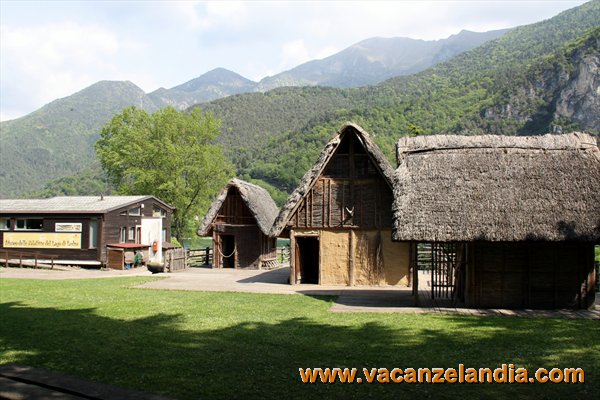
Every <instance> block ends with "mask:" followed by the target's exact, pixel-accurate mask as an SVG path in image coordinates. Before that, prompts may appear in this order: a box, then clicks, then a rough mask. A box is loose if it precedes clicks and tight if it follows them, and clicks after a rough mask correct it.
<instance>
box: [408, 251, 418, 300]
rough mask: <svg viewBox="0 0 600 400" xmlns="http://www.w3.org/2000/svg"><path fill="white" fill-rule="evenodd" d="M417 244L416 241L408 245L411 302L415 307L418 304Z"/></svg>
mask: <svg viewBox="0 0 600 400" xmlns="http://www.w3.org/2000/svg"><path fill="white" fill-rule="evenodd" d="M417 246H418V244H417V243H411V244H410V247H409V260H410V261H409V263H410V265H411V267H412V285H413V303H414V305H415V306H416V307H418V306H419V262H418V249H417Z"/></svg>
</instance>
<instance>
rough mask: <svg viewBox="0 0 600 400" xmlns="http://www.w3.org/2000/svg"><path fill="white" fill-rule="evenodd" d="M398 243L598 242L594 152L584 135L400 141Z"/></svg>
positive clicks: (599, 181) (599, 183) (598, 153)
mask: <svg viewBox="0 0 600 400" xmlns="http://www.w3.org/2000/svg"><path fill="white" fill-rule="evenodd" d="M397 158H398V165H399V166H398V169H397V170H396V185H395V190H394V205H393V208H394V209H393V218H394V221H393V238H394V240H399V241H440V242H450V241H479V240H481V241H527V240H545V241H564V240H568V241H571V240H573V241H596V242H598V241H600V150H599V149H598V146H597V144H596V140H595V139H594V138H593V137H592V136H590V135H586V134H582V133H572V134H567V135H544V136H535V137H507V136H447V135H435V136H425V137H416V138H402V139H401V140H400V141H399V142H398V147H397Z"/></svg>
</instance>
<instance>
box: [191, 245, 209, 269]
mask: <svg viewBox="0 0 600 400" xmlns="http://www.w3.org/2000/svg"><path fill="white" fill-rule="evenodd" d="M187 257H188V263H189V265H190V267H200V266H203V265H212V260H213V251H212V247H205V248H203V249H189V250H188V253H187Z"/></svg>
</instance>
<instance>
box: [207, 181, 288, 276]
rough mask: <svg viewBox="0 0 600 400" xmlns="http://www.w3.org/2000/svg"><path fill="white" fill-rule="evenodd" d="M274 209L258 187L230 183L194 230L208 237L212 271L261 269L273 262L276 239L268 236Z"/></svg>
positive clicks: (267, 195) (270, 265)
mask: <svg viewBox="0 0 600 400" xmlns="http://www.w3.org/2000/svg"><path fill="white" fill-rule="evenodd" d="M277 212H278V208H277V205H276V204H275V202H274V201H273V199H272V198H271V196H270V195H269V193H267V191H266V190H265V189H263V188H261V187H260V186H256V185H253V184H251V183H248V182H244V181H242V180H239V179H232V180H231V181H229V183H228V184H227V186H225V188H224V189H223V190H222V191H221V193H220V194H219V196H218V197H217V198H216V200H215V201H214V203H213V204H212V206H211V208H210V210H209V211H208V213H207V214H206V217H205V218H204V221H203V222H202V225H201V226H200V228H199V229H198V235H199V236H212V239H213V268H248V269H261V268H263V267H272V266H274V264H275V261H276V260H275V259H276V247H275V246H276V239H275V238H270V237H269V236H268V234H269V230H270V229H271V227H272V225H273V221H274V219H275V217H276V216H277Z"/></svg>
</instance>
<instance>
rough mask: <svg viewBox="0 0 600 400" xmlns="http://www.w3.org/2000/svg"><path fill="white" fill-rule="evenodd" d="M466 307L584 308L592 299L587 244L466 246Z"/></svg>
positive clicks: (591, 250)
mask: <svg viewBox="0 0 600 400" xmlns="http://www.w3.org/2000/svg"><path fill="white" fill-rule="evenodd" d="M469 248H470V249H469V253H468V254H469V256H468V258H469V260H468V267H467V268H468V271H467V273H468V278H467V279H468V288H467V297H466V302H467V305H468V306H474V307H482V308H509V309H519V308H534V309H557V308H588V307H589V306H590V305H591V304H592V302H593V298H594V291H593V288H591V289H590V284H592V283H593V282H592V281H593V254H594V246H593V245H592V244H589V243H581V244H580V243H533V242H532V243H477V244H470V245H469Z"/></svg>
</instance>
